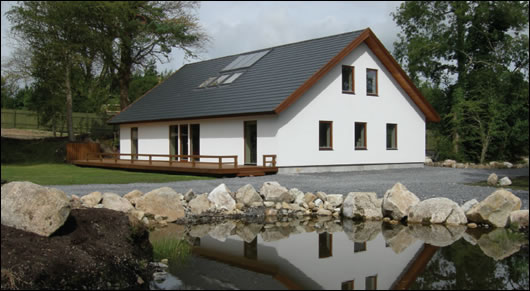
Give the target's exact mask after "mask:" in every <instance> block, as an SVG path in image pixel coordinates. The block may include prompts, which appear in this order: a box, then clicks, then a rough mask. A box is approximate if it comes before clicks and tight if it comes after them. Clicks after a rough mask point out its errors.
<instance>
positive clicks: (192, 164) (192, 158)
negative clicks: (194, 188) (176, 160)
mask: <svg viewBox="0 0 530 291" xmlns="http://www.w3.org/2000/svg"><path fill="white" fill-rule="evenodd" d="M191 166H192V167H193V168H195V156H191Z"/></svg>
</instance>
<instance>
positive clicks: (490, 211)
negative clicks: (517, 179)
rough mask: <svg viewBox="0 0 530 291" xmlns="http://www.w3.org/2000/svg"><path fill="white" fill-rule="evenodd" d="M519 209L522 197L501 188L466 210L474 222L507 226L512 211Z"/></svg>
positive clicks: (468, 216)
mask: <svg viewBox="0 0 530 291" xmlns="http://www.w3.org/2000/svg"><path fill="white" fill-rule="evenodd" d="M519 209H521V199H519V197H517V196H515V195H513V194H512V193H511V192H509V191H506V190H504V189H499V190H497V191H495V192H493V193H492V194H491V195H490V196H488V197H486V199H484V201H481V202H480V203H478V204H476V205H475V206H473V207H472V208H471V209H470V210H469V211H468V212H466V216H467V219H468V220H469V221H472V222H478V223H487V224H491V225H493V226H495V227H505V226H506V224H507V223H508V217H509V216H510V213H511V212H512V211H515V210H519Z"/></svg>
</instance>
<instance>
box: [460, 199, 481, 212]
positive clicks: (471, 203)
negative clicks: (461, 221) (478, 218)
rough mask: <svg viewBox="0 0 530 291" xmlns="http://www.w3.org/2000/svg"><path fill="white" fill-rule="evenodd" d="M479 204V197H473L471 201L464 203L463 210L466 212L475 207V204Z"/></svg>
mask: <svg viewBox="0 0 530 291" xmlns="http://www.w3.org/2000/svg"><path fill="white" fill-rule="evenodd" d="M477 204H478V201H477V199H471V200H469V201H467V202H466V203H464V205H462V207H460V208H462V210H463V211H464V213H466V212H468V211H469V209H471V208H473V206H475V205H477Z"/></svg>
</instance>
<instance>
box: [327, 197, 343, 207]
mask: <svg viewBox="0 0 530 291" xmlns="http://www.w3.org/2000/svg"><path fill="white" fill-rule="evenodd" d="M327 202H328V203H329V204H330V205H331V206H333V208H337V207H340V206H341V205H342V203H343V202H344V195H342V194H328V196H327Z"/></svg>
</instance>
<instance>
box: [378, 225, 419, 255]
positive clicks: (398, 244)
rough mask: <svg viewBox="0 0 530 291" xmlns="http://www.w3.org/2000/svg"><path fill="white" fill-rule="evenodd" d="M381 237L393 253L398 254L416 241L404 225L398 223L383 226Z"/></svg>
mask: <svg viewBox="0 0 530 291" xmlns="http://www.w3.org/2000/svg"><path fill="white" fill-rule="evenodd" d="M383 237H384V238H385V241H386V243H387V244H388V245H389V246H390V247H391V248H392V250H393V251H394V253H396V254H399V253H401V252H403V251H404V250H406V249H407V248H408V247H409V246H410V245H412V244H413V243H414V242H416V238H415V237H414V236H413V235H411V234H410V233H409V230H408V228H407V227H406V226H404V225H401V224H398V225H393V226H386V225H385V227H384V228H383Z"/></svg>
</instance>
